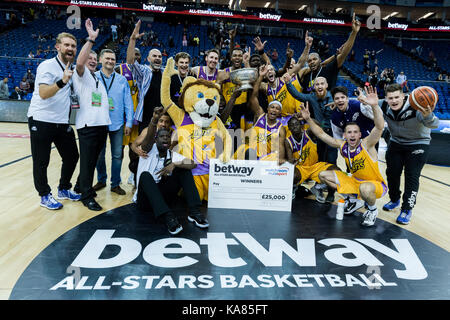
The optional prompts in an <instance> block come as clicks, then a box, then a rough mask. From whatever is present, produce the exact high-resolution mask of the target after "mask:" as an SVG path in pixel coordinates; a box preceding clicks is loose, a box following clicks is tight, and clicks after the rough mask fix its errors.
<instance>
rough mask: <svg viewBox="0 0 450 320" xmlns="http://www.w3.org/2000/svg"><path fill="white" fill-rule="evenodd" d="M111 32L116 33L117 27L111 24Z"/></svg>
mask: <svg viewBox="0 0 450 320" xmlns="http://www.w3.org/2000/svg"><path fill="white" fill-rule="evenodd" d="M111 31H112V32H117V26H116V25H114V24H113V25H112V26H111Z"/></svg>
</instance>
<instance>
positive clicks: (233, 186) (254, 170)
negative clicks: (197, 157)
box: [208, 159, 294, 211]
mask: <svg viewBox="0 0 450 320" xmlns="http://www.w3.org/2000/svg"><path fill="white" fill-rule="evenodd" d="M293 174H294V166H293V165H292V164H290V163H288V162H286V163H284V164H282V165H281V166H279V165H278V164H277V162H275V161H253V160H230V161H229V162H227V163H223V162H221V161H220V160H218V159H211V163H210V167H209V191H208V208H226V209H248V210H265V211H267V210H272V211H291V204H292V181H293Z"/></svg>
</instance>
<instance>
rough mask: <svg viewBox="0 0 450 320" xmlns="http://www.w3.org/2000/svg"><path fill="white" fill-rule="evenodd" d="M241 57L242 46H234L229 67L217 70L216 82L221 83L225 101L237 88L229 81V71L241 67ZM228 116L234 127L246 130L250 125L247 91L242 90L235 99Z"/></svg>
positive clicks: (227, 100)
mask: <svg viewBox="0 0 450 320" xmlns="http://www.w3.org/2000/svg"><path fill="white" fill-rule="evenodd" d="M243 58H244V51H243V50H242V48H234V49H233V50H232V54H231V67H229V68H226V69H225V70H220V71H219V74H218V76H217V83H218V84H220V85H221V93H222V95H223V97H224V98H225V103H228V102H229V101H230V99H231V97H232V96H233V93H234V91H235V90H237V89H238V85H235V84H234V83H233V82H231V79H230V73H231V72H232V71H234V70H238V69H241V68H242V63H243ZM230 116H231V119H232V123H233V125H234V126H235V128H238V129H239V128H241V129H242V130H246V129H248V128H250V127H251V125H252V118H253V115H252V114H251V112H249V111H248V110H247V92H242V94H241V95H240V96H239V98H237V99H236V101H235V103H234V106H233V109H232V110H231V115H230Z"/></svg>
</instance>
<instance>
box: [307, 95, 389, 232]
mask: <svg viewBox="0 0 450 320" xmlns="http://www.w3.org/2000/svg"><path fill="white" fill-rule="evenodd" d="M360 99H361V101H362V102H363V103H365V104H367V105H370V106H371V107H372V111H373V115H374V122H375V126H374V128H373V129H372V131H371V132H370V134H369V135H368V136H367V137H365V138H364V139H362V138H361V130H360V128H359V126H358V124H357V123H354V122H350V123H347V125H346V127H345V130H344V139H345V140H341V139H335V138H333V137H331V136H329V135H328V134H326V133H325V132H324V131H323V130H322V129H321V128H320V126H318V125H317V124H316V123H315V122H314V121H313V120H312V118H311V116H310V114H309V111H308V108H304V109H302V110H301V115H302V117H303V118H304V119H305V120H306V122H307V123H308V124H309V127H310V129H311V131H312V132H313V133H314V135H315V136H316V137H318V138H319V139H321V140H322V141H324V142H325V143H327V144H328V145H330V146H331V147H333V148H340V151H341V155H342V157H343V158H344V159H345V162H346V164H347V166H348V167H349V168H350V173H351V175H350V176H349V175H347V174H346V173H344V172H342V171H337V170H325V171H322V172H320V173H319V179H320V181H322V182H323V183H326V184H327V185H328V186H330V187H332V188H335V189H337V191H338V192H339V193H341V194H343V195H344V196H345V205H344V214H351V213H353V212H354V211H356V210H357V209H359V208H361V207H363V206H364V202H366V203H367V211H366V212H365V213H364V214H363V216H362V221H361V224H362V225H363V226H372V225H374V224H375V220H376V218H377V215H378V209H377V206H376V204H375V202H376V199H379V198H381V197H383V196H384V194H385V193H386V192H387V186H386V183H385V181H384V179H383V177H382V175H381V173H380V170H379V168H378V155H377V150H376V149H375V145H376V144H377V143H378V141H379V140H380V138H381V135H382V133H383V129H384V119H383V113H382V111H381V109H380V107H379V106H378V96H377V93H376V90H374V89H373V88H372V87H366V88H365V96H364V95H362V94H361V95H360ZM355 196H356V197H358V198H361V199H362V200H359V199H357V198H356V197H355Z"/></svg>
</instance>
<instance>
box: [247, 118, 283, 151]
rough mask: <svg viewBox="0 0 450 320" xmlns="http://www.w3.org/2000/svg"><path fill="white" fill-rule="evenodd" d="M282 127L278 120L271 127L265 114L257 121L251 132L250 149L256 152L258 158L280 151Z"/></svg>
mask: <svg viewBox="0 0 450 320" xmlns="http://www.w3.org/2000/svg"><path fill="white" fill-rule="evenodd" d="M281 127H282V124H281V122H280V121H278V120H277V122H276V123H275V124H274V125H272V126H271V125H269V124H268V123H267V117H266V114H265V113H264V114H263V115H261V116H260V117H259V118H258V120H256V123H255V125H254V126H253V127H252V128H251V129H250V130H249V134H250V139H249V147H250V148H252V149H255V150H256V154H257V155H258V157H262V156H265V155H267V154H269V153H271V152H273V151H276V150H277V149H278V143H279V141H278V140H279V139H278V137H279V135H280V128H281ZM246 135H247V133H246Z"/></svg>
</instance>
